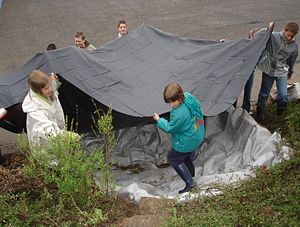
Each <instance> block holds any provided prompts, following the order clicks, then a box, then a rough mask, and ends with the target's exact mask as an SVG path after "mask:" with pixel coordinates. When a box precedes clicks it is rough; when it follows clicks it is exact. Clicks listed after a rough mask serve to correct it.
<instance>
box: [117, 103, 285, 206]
mask: <svg viewBox="0 0 300 227" xmlns="http://www.w3.org/2000/svg"><path fill="white" fill-rule="evenodd" d="M206 129H207V134H206V139H205V142H204V143H203V145H202V147H201V149H200V150H199V151H198V155H197V158H196V160H195V161H194V163H195V166H196V176H195V178H194V179H195V181H196V182H197V184H198V186H199V188H200V190H199V192H201V193H205V192H207V191H205V190H206V189H207V188H210V186H209V185H210V184H211V183H216V182H221V183H233V182H236V181H239V180H241V179H245V178H247V177H249V176H253V172H251V169H252V167H254V166H261V165H266V166H269V165H272V164H274V163H277V162H279V161H280V160H281V158H282V157H287V152H288V149H287V148H286V147H282V149H281V151H280V152H279V153H278V151H277V150H276V149H278V148H277V146H276V144H277V143H278V141H279V140H280V138H278V135H277V134H276V133H275V134H271V133H270V132H269V131H268V130H267V129H265V128H263V127H261V126H259V125H258V124H257V123H256V122H255V120H254V119H253V118H252V117H251V116H250V115H249V114H248V113H247V112H246V111H244V110H242V109H237V110H235V109H234V108H232V109H230V110H228V111H226V112H224V113H222V114H220V115H218V116H216V117H209V118H207V119H206ZM141 131H143V132H142V133H138V132H141ZM151 131H152V132H151ZM117 135H118V136H117V138H118V149H117V152H116V153H114V159H115V160H117V163H118V166H119V167H118V168H115V169H114V176H115V180H116V181H117V186H118V187H117V189H118V191H119V193H120V194H121V195H124V196H130V197H131V198H133V199H134V200H135V201H137V202H138V201H139V199H140V197H141V196H148V197H160V196H167V197H170V198H173V197H177V196H178V193H177V192H178V190H179V189H182V188H183V187H184V182H183V181H182V180H181V179H179V177H178V176H177V174H176V173H175V171H174V170H173V168H172V167H170V166H164V165H163V164H166V155H167V152H168V149H169V147H170V145H169V143H168V138H167V136H166V134H164V133H162V132H161V131H160V130H158V129H157V128H156V127H154V126H153V125H148V126H145V129H138V130H137V131H135V130H134V129H132V128H130V129H128V130H126V129H123V130H121V132H119V133H117ZM156 139H158V140H159V141H161V143H160V144H159V145H158V146H156V145H155V143H153V142H152V141H154V140H156ZM143 147H145V148H148V149H143ZM156 152H158V153H156ZM278 154H281V155H278ZM121 166H123V167H126V168H121ZM212 193H216V191H213V192H212ZM183 196H184V195H183Z"/></svg>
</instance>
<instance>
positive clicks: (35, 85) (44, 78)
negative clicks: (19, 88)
mask: <svg viewBox="0 0 300 227" xmlns="http://www.w3.org/2000/svg"><path fill="white" fill-rule="evenodd" d="M49 83H50V77H49V76H48V75H47V74H46V73H44V72H42V71H40V70H33V71H32V73H31V74H30V75H29V77H28V85H29V87H30V88H31V90H33V91H34V92H36V93H38V94H40V95H43V94H42V89H43V88H44V87H46V86H47V85H48V84H49Z"/></svg>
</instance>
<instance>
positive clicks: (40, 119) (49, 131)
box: [27, 110, 64, 138]
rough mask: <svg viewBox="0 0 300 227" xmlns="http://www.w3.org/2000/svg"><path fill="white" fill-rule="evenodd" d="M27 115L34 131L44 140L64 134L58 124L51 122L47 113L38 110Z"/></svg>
mask: <svg viewBox="0 0 300 227" xmlns="http://www.w3.org/2000/svg"><path fill="white" fill-rule="evenodd" d="M27 114H28V115H29V116H28V117H30V118H31V122H32V124H33V127H32V131H33V132H34V133H36V134H38V135H39V136H40V137H42V138H48V137H49V136H55V135H57V134H60V133H63V132H64V130H61V129H60V128H59V126H58V125H57V123H56V122H53V121H51V120H49V118H48V117H47V115H46V113H45V112H44V111H42V110H36V111H33V112H30V113H27Z"/></svg>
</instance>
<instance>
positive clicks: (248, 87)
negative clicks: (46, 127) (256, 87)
mask: <svg viewBox="0 0 300 227" xmlns="http://www.w3.org/2000/svg"><path fill="white" fill-rule="evenodd" d="M253 79H254V71H253V72H252V73H251V75H250V77H249V79H248V80H247V83H246V85H245V88H244V98H243V105H242V108H243V109H244V110H246V111H247V112H248V113H249V112H250V107H251V103H250V99H251V92H252V86H253Z"/></svg>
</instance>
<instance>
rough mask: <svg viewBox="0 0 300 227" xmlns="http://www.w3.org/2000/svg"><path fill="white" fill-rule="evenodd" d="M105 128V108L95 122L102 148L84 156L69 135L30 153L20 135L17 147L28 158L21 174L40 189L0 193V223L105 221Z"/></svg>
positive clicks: (109, 143)
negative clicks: (38, 183) (33, 179)
mask: <svg viewBox="0 0 300 227" xmlns="http://www.w3.org/2000/svg"><path fill="white" fill-rule="evenodd" d="M111 124H112V116H111V110H109V111H108V113H106V114H103V115H102V116H101V117H100V119H99V121H98V122H97V126H98V136H102V137H103V138H104V146H103V148H102V147H100V148H98V149H95V150H94V151H93V152H91V153H90V154H89V155H88V156H87V155H86V153H85V151H84V150H83V149H82V147H81V145H80V143H79V141H78V138H76V137H74V136H71V135H72V134H61V135H57V136H55V137H53V138H49V140H48V141H47V144H46V145H43V147H38V146H37V147H33V148H32V149H31V150H30V149H29V146H28V141H27V139H26V137H25V135H24V134H22V135H20V136H19V137H18V142H19V146H20V149H21V150H22V151H23V152H24V153H25V154H26V157H27V160H28V164H27V165H26V166H25V167H24V168H23V170H22V172H23V173H24V174H25V177H27V178H28V180H29V179H32V178H35V179H39V181H40V182H41V185H42V188H43V190H42V191H40V192H33V191H27V192H23V193H20V194H15V193H12V192H6V193H4V194H2V195H0V205H1V208H0V216H1V218H2V220H1V221H0V225H9V226H10V225H12V226H35V225H54V226H61V225H73V224H75V225H78V224H82V225H87V226H94V225H97V224H99V223H102V222H105V221H106V220H107V216H108V215H109V214H107V213H105V212H103V210H106V209H107V207H110V206H112V204H113V200H114V198H115V197H114V196H113V195H112V196H110V197H108V192H109V189H113V187H114V182H113V180H112V174H111V161H110V155H111V152H112V150H113V148H114V145H115V139H114V137H113V134H112V125H111ZM99 171H100V172H101V174H100V181H99V182H97V181H98V179H97V178H96V175H97V173H98V172H99ZM101 179H102V180H101Z"/></svg>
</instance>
